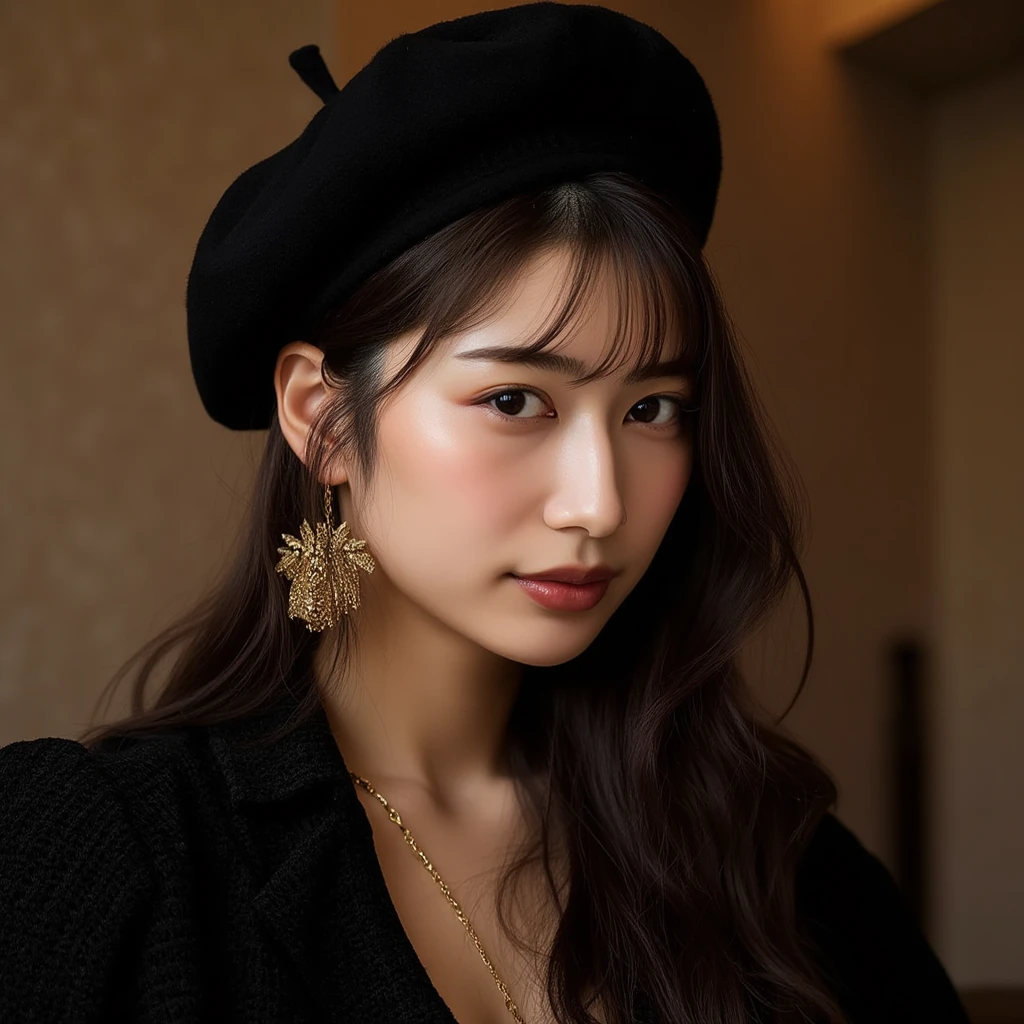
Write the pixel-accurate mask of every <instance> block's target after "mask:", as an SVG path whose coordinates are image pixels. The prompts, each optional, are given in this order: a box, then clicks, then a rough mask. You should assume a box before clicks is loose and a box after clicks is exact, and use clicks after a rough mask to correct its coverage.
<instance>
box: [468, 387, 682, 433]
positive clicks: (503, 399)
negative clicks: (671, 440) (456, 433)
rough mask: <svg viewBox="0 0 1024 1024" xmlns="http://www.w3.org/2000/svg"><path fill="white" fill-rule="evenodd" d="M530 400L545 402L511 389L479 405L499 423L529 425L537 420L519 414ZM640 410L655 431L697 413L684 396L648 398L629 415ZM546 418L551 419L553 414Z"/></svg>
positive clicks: (527, 391) (524, 390) (526, 390)
mask: <svg viewBox="0 0 1024 1024" xmlns="http://www.w3.org/2000/svg"><path fill="white" fill-rule="evenodd" d="M530 398H533V399H536V400H537V401H538V402H539V403H540V405H541V406H543V400H542V399H541V397H540V395H538V394H537V393H536V392H535V391H532V390H531V389H529V388H512V387H508V388H502V389H501V391H495V392H494V393H492V394H490V395H487V396H485V397H484V398H482V399H481V400H480V402H479V404H481V405H485V406H487V407H488V408H489V409H491V410H493V412H494V413H495V414H496V415H497V416H498V417H499V418H500V419H503V420H518V421H521V422H527V421H528V420H530V419H532V418H534V417H530V416H521V415H519V414H520V413H521V412H522V411H523V409H524V407H527V406H529V401H528V399H530ZM637 409H639V410H641V412H640V419H638V420H637V421H636V422H638V423H642V424H644V425H645V426H650V427H653V428H654V429H655V430H659V429H662V430H663V429H667V428H676V427H679V426H680V425H681V424H682V422H683V421H684V419H685V417H687V416H689V415H691V414H692V413H694V412H696V411H697V410H696V407H693V406H691V405H689V404H688V401H687V400H686V399H684V398H683V397H682V396H681V395H649V396H648V397H647V398H642V399H641V400H640V401H639V402H637V403H636V404H635V405H634V406H633V408H632V409H631V410H630V412H634V411H635V410H637ZM651 410H653V412H652V411H651ZM663 412H664V413H667V414H668V415H667V417H666V416H664V415H662V416H661V419H660V421H659V420H658V416H659V415H660V414H662V413H663ZM544 418H546V419H551V418H553V414H551V415H548V416H546V417H544Z"/></svg>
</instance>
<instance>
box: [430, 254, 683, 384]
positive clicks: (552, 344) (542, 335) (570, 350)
mask: <svg viewBox="0 0 1024 1024" xmlns="http://www.w3.org/2000/svg"><path fill="white" fill-rule="evenodd" d="M676 305H677V303H676V302H674V301H673V299H672V296H671V295H670V294H666V291H665V290H663V289H662V288H661V287H660V285H659V283H658V282H657V280H656V278H655V276H654V275H653V274H643V273H642V272H637V271H636V270H633V271H632V272H631V271H630V270H629V269H627V268H623V267H620V266H616V265H615V264H613V263H612V261H611V260H610V259H609V258H608V257H607V256H606V255H601V256H598V257H597V258H594V257H591V258H590V259H589V260H588V259H586V258H585V257H584V258H583V259H576V260H574V258H573V253H571V252H570V251H568V250H567V249H565V248H554V249H548V250H543V251H541V252H539V253H537V254H536V255H535V256H534V257H532V258H531V259H530V260H529V261H528V262H527V263H526V264H525V265H524V267H523V268H522V269H521V271H520V272H519V273H518V274H517V275H516V276H515V277H514V278H513V279H512V280H511V281H510V283H509V285H508V286H507V287H506V288H505V289H503V290H501V291H500V293H498V294H497V295H495V296H494V297H493V299H492V301H491V302H490V304H489V308H488V309H487V310H486V313H485V316H484V317H483V318H482V319H481V321H480V322H479V323H478V324H477V325H475V326H474V327H473V328H471V329H469V330H467V331H464V332H462V333H460V334H458V335H456V336H454V337H452V338H450V339H448V345H447V346H446V349H447V351H446V354H447V356H448V357H451V358H454V359H455V360H457V361H462V362H467V361H470V360H473V361H476V360H479V359H482V358H483V357H484V356H485V355H486V354H487V353H490V357H491V358H493V359H494V360H495V361H498V362H510V361H513V360H515V361H523V362H527V363H529V364H532V365H535V366H538V367H541V368H547V369H551V370H554V371H556V372H559V373H562V374H563V375H565V376H569V377H573V378H577V379H580V380H582V379H596V378H598V377H605V376H612V375H620V376H622V377H623V378H625V379H626V382H627V383H632V382H635V381H636V380H642V379H645V378H648V377H650V376H654V375H655V371H656V370H660V371H661V372H664V370H665V367H664V366H663V365H662V364H664V363H671V364H672V365H671V366H670V367H668V369H669V371H670V372H675V371H676V370H677V369H679V370H680V371H681V368H682V367H683V366H684V365H685V364H687V363H688V362H689V360H688V353H687V351H686V348H687V346H686V344H685V339H684V337H683V335H684V332H683V328H682V323H681V318H680V316H679V312H678V310H677V309H676V308H675V307H676Z"/></svg>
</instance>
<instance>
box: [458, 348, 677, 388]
mask: <svg viewBox="0 0 1024 1024" xmlns="http://www.w3.org/2000/svg"><path fill="white" fill-rule="evenodd" d="M456 358H457V359H473V360H482V361H484V362H488V363H515V364H518V365H520V366H529V367H531V368H533V369H536V370H551V371H553V372H554V373H560V374H562V376H564V377H585V376H586V375H587V374H588V373H589V372H590V370H591V369H592V368H591V367H589V366H588V365H587V364H586V363H585V362H583V360H582V359H577V358H576V357H575V356H567V355H564V354H563V353H561V352H548V351H545V350H542V351H540V352H527V351H526V350H525V349H523V348H521V347H519V346H518V345H489V346H487V347H485V348H475V349H472V350H471V351H469V352H458V353H456ZM689 367H690V362H689V360H688V359H686V358H683V357H680V358H678V359H668V360H665V361H663V362H660V363H656V364H655V365H653V366H647V367H639V368H636V369H633V370H630V371H629V373H627V374H626V377H625V382H626V383H627V384H639V383H641V382H642V381H645V380H652V379H653V378H655V377H679V378H681V379H683V380H686V381H692V379H693V375H692V374H691V373H690V370H689Z"/></svg>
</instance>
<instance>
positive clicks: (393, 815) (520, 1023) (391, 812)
mask: <svg viewBox="0 0 1024 1024" xmlns="http://www.w3.org/2000/svg"><path fill="white" fill-rule="evenodd" d="M349 775H350V776H351V777H352V781H353V782H357V783H358V784H359V785H360V786H362V787H363V789H365V790H366V792H367V793H369V794H370V796H375V797H376V798H377V799H378V800H379V801H380V802H381V803H382V804H383V805H384V807H385V809H386V810H387V812H388V817H389V818H390V819H391V820H392V821H393V822H394V823H395V824H396V825H397V826H398V827H399V828H400V829H401V830H402V835H404V836H405V841H406V842H407V843H408V844H409V845H410V846H411V847H412V848H413V849H414V850H415V851H416V854H417V856H418V857H419V858H420V860H421V861H422V862H423V866H424V867H425V868H426V869H427V870H428V871H429V872H430V874H431V875H432V876H433V879H434V881H435V882H437V884H438V885H439V886H440V887H441V892H443V893H444V895H445V899H447V900H448V902H449V903H450V904H451V905H452V907H453V908H454V909H455V913H456V914H457V915H458V918H459V920H460V921H461V922H462V923H463V925H465V928H466V931H467V932H469V937H470V938H471V939H472V940H473V943H474V945H475V946H476V948H477V951H478V952H479V953H480V956H482V957H483V961H484V963H485V964H487V970H489V971H490V972H491V977H492V978H494V981H495V984H496V985H497V986H498V988H499V989H500V990H501V994H502V996H504V998H505V1008H506V1009H507V1010H508V1012H509V1013H511V1014H512V1016H513V1017H514V1018H515V1020H516V1022H517V1024H526V1022H525V1021H524V1020H523V1018H522V1017H521V1016H520V1015H519V1009H518V1008H517V1007H516V1004H515V1003H514V1002H513V1001H512V997H511V996H510V995H509V992H508V989H507V988H506V987H505V983H504V982H503V981H502V980H501V978H499V977H498V972H497V971H496V970H495V969H494V964H492V963H491V959H490V957H489V956H488V955H487V954H486V953H485V952H484V947H483V944H482V943H481V942H480V938H479V936H478V935H477V933H476V931H475V930H474V928H473V926H472V925H471V924H470V923H469V918H468V917H467V916H466V914H465V913H464V911H463V909H462V907H460V906H459V904H458V901H457V900H456V899H455V897H454V896H453V895H452V892H451V889H449V888H448V886H447V885H446V884H445V882H444V880H443V879H442V878H441V876H440V875H439V874H438V873H437V869H436V868H435V867H434V865H433V864H431V863H430V861H429V860H428V859H427V856H426V854H425V853H424V852H423V851H422V850H421V849H420V848H419V847H418V846H417V845H416V840H415V839H413V837H412V833H411V832H410V831H409V830H408V829H407V828H406V827H405V826H404V825H403V824H402V818H401V815H400V814H399V813H398V811H396V810H395V809H394V807H392V806H391V804H389V803H388V802H387V800H385V799H384V796H383V795H382V794H381V793H378V792H377V790H376V789H374V788H373V786H372V785H370V783H369V782H367V780H366V779H364V778H363V777H362V776H361V775H356V773H355V772H351V771H350V772H349Z"/></svg>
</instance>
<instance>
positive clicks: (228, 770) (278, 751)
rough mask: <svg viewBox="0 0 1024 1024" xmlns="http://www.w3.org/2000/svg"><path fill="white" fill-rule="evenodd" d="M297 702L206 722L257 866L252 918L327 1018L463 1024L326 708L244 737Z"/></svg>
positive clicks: (282, 718) (284, 715) (285, 717)
mask: <svg viewBox="0 0 1024 1024" xmlns="http://www.w3.org/2000/svg"><path fill="white" fill-rule="evenodd" d="M294 712H295V705H294V704H293V703H291V702H288V703H285V704H282V705H279V706H278V707H276V708H275V709H273V710H272V711H270V712H267V713H265V714H261V715H259V716H255V717H251V718H246V719H242V720H236V721H234V722H229V723H224V724H222V725H217V726H211V727H210V729H209V743H210V749H211V752H212V755H213V757H214V760H215V762H216V764H217V765H218V767H219V769H220V771H221V773H222V774H223V777H224V780H225V782H226V786H227V791H228V795H229V799H230V803H231V813H232V816H233V819H234V824H235V832H236V835H238V836H239V839H240V841H241V842H242V843H243V845H244V846H245V847H246V853H247V856H248V859H249V862H250V864H252V865H253V872H254V878H253V893H254V895H253V898H252V908H253V912H254V915H255V917H256V918H257V920H258V921H259V922H260V925H261V927H262V928H263V929H264V930H265V932H266V933H267V935H268V936H269V937H270V939H271V941H272V942H273V943H274V944H275V945H276V946H277V947H278V948H279V949H280V951H281V953H282V954H283V956H284V957H285V959H286V960H287V961H288V962H289V963H290V964H291V966H292V968H293V969H294V970H295V971H296V972H297V973H298V975H299V976H300V978H301V980H302V983H303V986H304V989H305V991H307V992H309V993H310V995H311V997H312V999H313V1002H314V1003H315V1004H316V1008H317V1011H318V1019H322V1020H331V1021H337V1022H350V1021H353V1022H354V1021H358V1022H360V1024H369V1022H374V1021H388V1022H406V1021H408V1022H417V1024H457V1022H456V1020H455V1017H454V1015H453V1014H452V1013H451V1011H450V1010H449V1008H448V1006H447V1005H446V1004H445V1002H444V1000H443V999H442V998H441V996H440V994H439V993H438V992H437V990H436V989H435V988H434V986H433V984H432V982H431V981H430V977H429V975H428V974H427V972H426V969H425V968H424V967H423V964H422V963H421V961H420V960H419V957H418V956H417V955H416V951H415V949H414V948H413V946H412V943H411V942H410V941H409V938H408V936H407V935H406V933H405V930H404V929H403V927H402V924H401V920H400V918H399V917H398V912H397V910H396V909H395V906H394V904H393V903H392V901H391V896H390V893H389V892H388V889H387V883H386V882H385V880H384V876H383V874H382V872H381V869H380V863H379V861H378V860H377V854H376V849H375V847H374V844H373V831H372V828H371V827H370V823H369V820H368V819H367V817H366V813H365V811H364V809H363V806H362V804H361V803H360V802H359V799H358V797H357V795H356V793H355V787H354V785H353V783H352V781H351V779H350V778H349V774H348V769H347V767H346V766H345V762H344V759H343V758H342V756H341V753H340V751H339V750H338V747H337V744H336V743H335V740H334V737H333V735H332V734H331V730H330V726H329V724H328V721H327V716H326V714H325V713H324V711H323V708H321V707H318V708H317V710H316V713H315V714H314V715H313V716H312V717H310V718H308V719H307V720H306V721H304V722H302V723H300V724H299V725H297V726H296V727H295V728H294V729H293V730H292V731H291V732H289V733H288V734H287V735H286V736H285V737H283V738H281V739H278V740H275V741H273V742H270V743H267V742H265V741H264V742H263V745H261V746H259V747H255V748H251V749H247V748H246V747H244V746H242V744H243V743H252V742H253V741H256V740H260V739H261V737H263V736H265V735H266V734H269V733H270V732H272V731H275V730H276V729H278V727H280V726H281V725H282V724H284V723H285V722H288V721H290V720H291V718H290V716H292V715H294Z"/></svg>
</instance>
